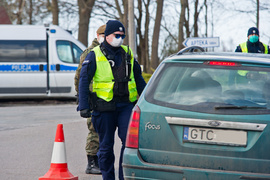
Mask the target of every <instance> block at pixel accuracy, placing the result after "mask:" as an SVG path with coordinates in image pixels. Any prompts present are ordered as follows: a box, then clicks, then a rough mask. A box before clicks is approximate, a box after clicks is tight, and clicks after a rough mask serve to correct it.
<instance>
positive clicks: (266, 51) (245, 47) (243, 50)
mask: <svg viewBox="0 0 270 180" xmlns="http://www.w3.org/2000/svg"><path fill="white" fill-rule="evenodd" d="M262 44H263V46H264V54H268V46H267V44H264V43H262ZM240 47H241V49H242V52H243V53H248V48H247V42H243V43H241V44H240Z"/></svg>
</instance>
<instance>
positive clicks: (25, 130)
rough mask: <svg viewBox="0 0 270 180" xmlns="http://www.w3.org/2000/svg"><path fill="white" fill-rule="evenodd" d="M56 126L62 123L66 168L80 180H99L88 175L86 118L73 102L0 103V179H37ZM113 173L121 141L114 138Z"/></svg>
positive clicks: (45, 168)
mask: <svg viewBox="0 0 270 180" xmlns="http://www.w3.org/2000/svg"><path fill="white" fill-rule="evenodd" d="M57 124H63V129H64V137H65V145H66V155H67V162H68V169H69V171H70V172H71V173H72V174H73V175H74V176H78V177H79V179H80V180H89V179H90V180H100V179H102V177H101V176H100V175H87V174H85V172H84V171H85V168H86V164H87V159H86V153H85V150H84V148H85V141H86V136H87V133H88V129H87V126H86V119H83V118H81V117H80V116H79V113H78V112H76V105H75V103H64V104H50V103H46V104H35V103H30V105H29V104H27V103H20V104H6V103H5V104H1V102H0V167H1V168H0V175H1V178H0V179H1V180H14V179H20V180H37V179H38V178H39V177H42V176H44V175H45V173H47V172H48V170H49V168H50V163H51V156H52V150H53V145H54V138H55V133H56V128H57ZM115 141H116V142H115V155H116V162H115V169H116V170H115V171H116V172H115V173H116V179H117V177H118V176H117V175H118V172H117V171H118V167H119V166H118V160H119V152H120V144H121V142H120V140H119V138H118V137H117V133H116V139H115Z"/></svg>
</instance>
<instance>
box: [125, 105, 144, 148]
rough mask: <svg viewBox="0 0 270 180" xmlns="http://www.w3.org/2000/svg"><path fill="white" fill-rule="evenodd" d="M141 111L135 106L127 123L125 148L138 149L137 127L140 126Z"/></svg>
mask: <svg viewBox="0 0 270 180" xmlns="http://www.w3.org/2000/svg"><path fill="white" fill-rule="evenodd" d="M140 115H141V110H140V108H139V106H135V107H134V109H133V111H132V114H131V117H130V121H129V127H128V131H127V139H126V147H129V148H138V147H139V126H140Z"/></svg>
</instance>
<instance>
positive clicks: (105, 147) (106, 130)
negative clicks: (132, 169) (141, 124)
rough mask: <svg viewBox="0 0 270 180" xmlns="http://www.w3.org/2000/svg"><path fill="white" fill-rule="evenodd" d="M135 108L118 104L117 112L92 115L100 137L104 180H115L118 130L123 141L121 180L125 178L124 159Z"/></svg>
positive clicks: (120, 164)
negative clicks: (128, 130) (130, 122)
mask: <svg viewBox="0 0 270 180" xmlns="http://www.w3.org/2000/svg"><path fill="white" fill-rule="evenodd" d="M132 108H133V104H132V103H117V104H116V111H111V112H109V111H108V112H98V111H94V112H93V114H92V122H93V125H94V127H95V129H96V131H97V133H98V135H99V151H98V154H97V155H98V161H99V167H100V170H101V172H102V177H103V179H104V180H114V179H115V174H114V159H115V158H114V152H113V146H114V134H115V131H116V128H118V136H119V138H120V139H121V141H122V148H121V154H120V159H119V179H120V180H124V178H123V169H122V159H123V152H124V148H125V142H126V134H127V128H128V124H129V118H130V115H131V111H132Z"/></svg>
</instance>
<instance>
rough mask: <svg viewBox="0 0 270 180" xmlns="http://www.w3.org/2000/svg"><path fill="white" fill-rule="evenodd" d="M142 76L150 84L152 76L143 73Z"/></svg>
mask: <svg viewBox="0 0 270 180" xmlns="http://www.w3.org/2000/svg"><path fill="white" fill-rule="evenodd" d="M142 76H143V79H144V80H145V82H146V83H148V81H149V79H150V78H151V76H152V74H148V73H145V72H142Z"/></svg>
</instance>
